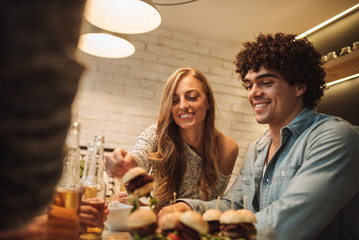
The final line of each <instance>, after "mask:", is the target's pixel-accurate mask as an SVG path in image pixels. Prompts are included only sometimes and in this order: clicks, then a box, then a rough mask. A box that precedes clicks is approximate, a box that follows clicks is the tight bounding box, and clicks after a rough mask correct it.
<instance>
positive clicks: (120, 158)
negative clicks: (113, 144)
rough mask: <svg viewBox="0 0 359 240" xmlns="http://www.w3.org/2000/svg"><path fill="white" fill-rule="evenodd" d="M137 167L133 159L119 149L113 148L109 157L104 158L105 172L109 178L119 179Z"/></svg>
mask: <svg viewBox="0 0 359 240" xmlns="http://www.w3.org/2000/svg"><path fill="white" fill-rule="evenodd" d="M137 165H138V163H137V160H136V159H135V157H134V156H132V155H131V154H129V153H128V152H126V151H125V150H123V149H121V148H115V149H114V150H113V152H112V153H111V154H110V155H108V156H105V167H106V171H107V174H108V175H109V176H111V177H117V178H120V179H121V178H122V177H123V175H125V173H126V172H127V171H128V170H129V169H130V168H132V167H135V166H137Z"/></svg>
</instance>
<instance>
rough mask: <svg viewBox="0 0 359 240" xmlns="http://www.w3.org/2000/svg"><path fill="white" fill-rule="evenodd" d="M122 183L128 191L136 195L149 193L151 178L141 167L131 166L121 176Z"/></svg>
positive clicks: (151, 184)
mask: <svg viewBox="0 0 359 240" xmlns="http://www.w3.org/2000/svg"><path fill="white" fill-rule="evenodd" d="M123 184H124V186H125V188H126V190H127V192H128V193H130V194H134V195H136V196H138V197H142V196H145V195H147V194H149V193H150V192H151V191H152V189H153V187H154V184H153V178H152V177H151V176H150V175H148V174H147V172H146V170H145V169H143V168H141V167H134V168H131V169H130V170H128V171H127V172H126V174H125V175H124V176H123Z"/></svg>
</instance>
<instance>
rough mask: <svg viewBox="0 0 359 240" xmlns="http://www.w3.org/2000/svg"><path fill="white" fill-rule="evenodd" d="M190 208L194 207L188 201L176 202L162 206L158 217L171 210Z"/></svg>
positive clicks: (183, 210)
mask: <svg viewBox="0 0 359 240" xmlns="http://www.w3.org/2000/svg"><path fill="white" fill-rule="evenodd" d="M189 210H192V208H191V207H190V206H189V205H188V204H187V203H184V202H178V203H176V204H173V205H170V206H167V207H164V208H162V209H161V211H160V212H159V213H158V219H160V218H161V217H162V216H163V215H165V214H166V213H169V212H175V211H180V212H185V211H189Z"/></svg>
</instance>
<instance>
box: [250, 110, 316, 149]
mask: <svg viewBox="0 0 359 240" xmlns="http://www.w3.org/2000/svg"><path fill="white" fill-rule="evenodd" d="M317 114H318V113H317V112H316V111H315V110H314V109H312V108H304V109H303V110H302V111H301V112H300V113H299V114H298V115H297V116H296V117H295V118H294V119H293V121H292V122H290V123H289V124H288V125H287V126H284V127H283V128H282V129H281V133H282V136H283V135H284V134H288V133H287V132H290V133H292V134H293V135H294V137H295V138H298V137H299V136H300V135H301V134H302V133H303V132H304V131H305V130H306V129H307V128H308V126H310V125H311V123H312V122H313V121H314V117H315V116H316V115H317ZM270 141H272V136H271V135H270V131H269V129H267V130H266V131H265V133H264V134H263V135H262V137H261V138H259V139H258V141H257V144H256V145H257V146H256V148H257V151H260V150H263V149H264V147H265V146H266V145H267V144H268V143H269V142H270Z"/></svg>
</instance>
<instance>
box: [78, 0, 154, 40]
mask: <svg viewBox="0 0 359 240" xmlns="http://www.w3.org/2000/svg"><path fill="white" fill-rule="evenodd" d="M84 17H85V18H86V19H87V21H89V22H90V23H91V24H93V25H95V26H96V27H99V28H102V29H105V30H108V31H111V32H117V33H125V34H140V33H145V32H149V31H152V30H154V29H155V28H157V27H158V26H159V25H160V24H161V14H160V12H159V11H158V10H157V8H156V7H155V5H154V4H153V2H152V1H151V0H87V3H86V7H85V12H84Z"/></svg>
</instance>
